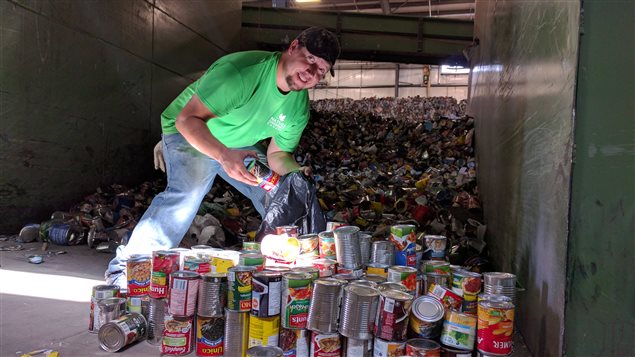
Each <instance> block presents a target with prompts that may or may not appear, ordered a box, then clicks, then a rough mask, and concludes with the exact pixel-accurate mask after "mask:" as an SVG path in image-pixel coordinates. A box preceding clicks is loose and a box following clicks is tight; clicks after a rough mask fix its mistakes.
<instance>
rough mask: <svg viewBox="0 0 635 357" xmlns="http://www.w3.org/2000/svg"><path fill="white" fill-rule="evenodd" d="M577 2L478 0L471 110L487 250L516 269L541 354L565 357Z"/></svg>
mask: <svg viewBox="0 0 635 357" xmlns="http://www.w3.org/2000/svg"><path fill="white" fill-rule="evenodd" d="M579 16H580V3H579V2H578V1H524V0H502V1H477V8H476V18H475V35H476V37H477V38H478V39H479V41H480V45H479V46H477V47H475V48H474V50H472V51H471V55H472V77H471V85H470V93H471V100H470V107H469V111H470V113H471V114H472V115H473V116H474V117H475V120H476V121H475V123H476V146H477V148H476V149H477V155H478V157H477V159H478V165H479V167H478V182H479V189H480V190H481V193H482V194H481V196H482V198H483V205H484V209H485V218H486V222H487V228H488V239H489V240H488V246H489V249H490V253H491V254H492V257H493V259H494V261H495V262H496V263H497V264H498V269H500V270H502V271H506V272H511V273H515V274H517V276H518V280H519V282H520V284H521V285H522V286H523V287H524V288H525V289H526V291H524V292H521V293H519V294H518V296H519V300H518V306H517V310H516V311H517V315H516V316H517V326H518V328H519V329H520V332H521V333H522V335H523V337H524V338H525V342H526V343H527V346H528V348H529V349H530V350H531V352H532V354H533V355H535V356H540V357H544V356H560V355H561V354H562V350H563V336H564V329H565V320H564V306H565V286H566V261H567V236H568V212H569V199H570V195H569V192H570V179H571V161H572V148H573V137H572V136H573V134H572V133H573V104H574V93H575V76H576V68H577V51H578V37H579V36H578V34H579Z"/></svg>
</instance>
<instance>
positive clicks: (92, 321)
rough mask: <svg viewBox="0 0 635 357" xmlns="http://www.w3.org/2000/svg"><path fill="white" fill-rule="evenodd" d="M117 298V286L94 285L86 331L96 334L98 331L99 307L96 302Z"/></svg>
mask: <svg viewBox="0 0 635 357" xmlns="http://www.w3.org/2000/svg"><path fill="white" fill-rule="evenodd" d="M118 296H119V286H117V285H95V286H93V293H92V296H91V299H90V318H89V320H88V331H90V332H92V333H97V332H98V331H99V326H98V324H99V322H98V321H97V320H98V319H99V305H97V302H98V301H99V300H101V299H107V298H113V297H118Z"/></svg>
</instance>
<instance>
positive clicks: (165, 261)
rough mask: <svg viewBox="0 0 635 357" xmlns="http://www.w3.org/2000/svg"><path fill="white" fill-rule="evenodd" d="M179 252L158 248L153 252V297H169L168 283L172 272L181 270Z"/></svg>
mask: <svg viewBox="0 0 635 357" xmlns="http://www.w3.org/2000/svg"><path fill="white" fill-rule="evenodd" d="M179 259H180V254H179V252H175V251H172V250H157V251H154V252H152V278H151V280H150V292H149V293H148V294H149V295H150V297H151V298H155V299H162V298H167V297H168V283H169V282H170V274H172V273H174V272H175V271H177V270H179Z"/></svg>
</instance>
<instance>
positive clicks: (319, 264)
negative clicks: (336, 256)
mask: <svg viewBox="0 0 635 357" xmlns="http://www.w3.org/2000/svg"><path fill="white" fill-rule="evenodd" d="M311 264H312V265H313V266H314V267H316V268H317V269H318V270H319V272H320V278H326V277H329V276H333V275H335V273H336V271H337V261H336V260H332V259H323V258H321V259H315V260H314V261H312V262H311Z"/></svg>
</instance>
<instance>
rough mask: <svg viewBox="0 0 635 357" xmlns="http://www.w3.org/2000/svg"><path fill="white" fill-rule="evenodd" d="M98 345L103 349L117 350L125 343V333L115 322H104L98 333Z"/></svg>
mask: <svg viewBox="0 0 635 357" xmlns="http://www.w3.org/2000/svg"><path fill="white" fill-rule="evenodd" d="M97 336H98V338H99V345H100V347H101V348H102V349H103V350H104V351H108V352H117V351H119V350H120V349H122V348H123V347H124V346H125V345H126V335H125V333H124V332H123V330H122V329H121V327H119V326H118V325H117V324H116V323H114V322H112V321H111V322H108V323H106V324H104V325H103V326H102V327H101V328H100V329H99V333H98V335H97Z"/></svg>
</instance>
